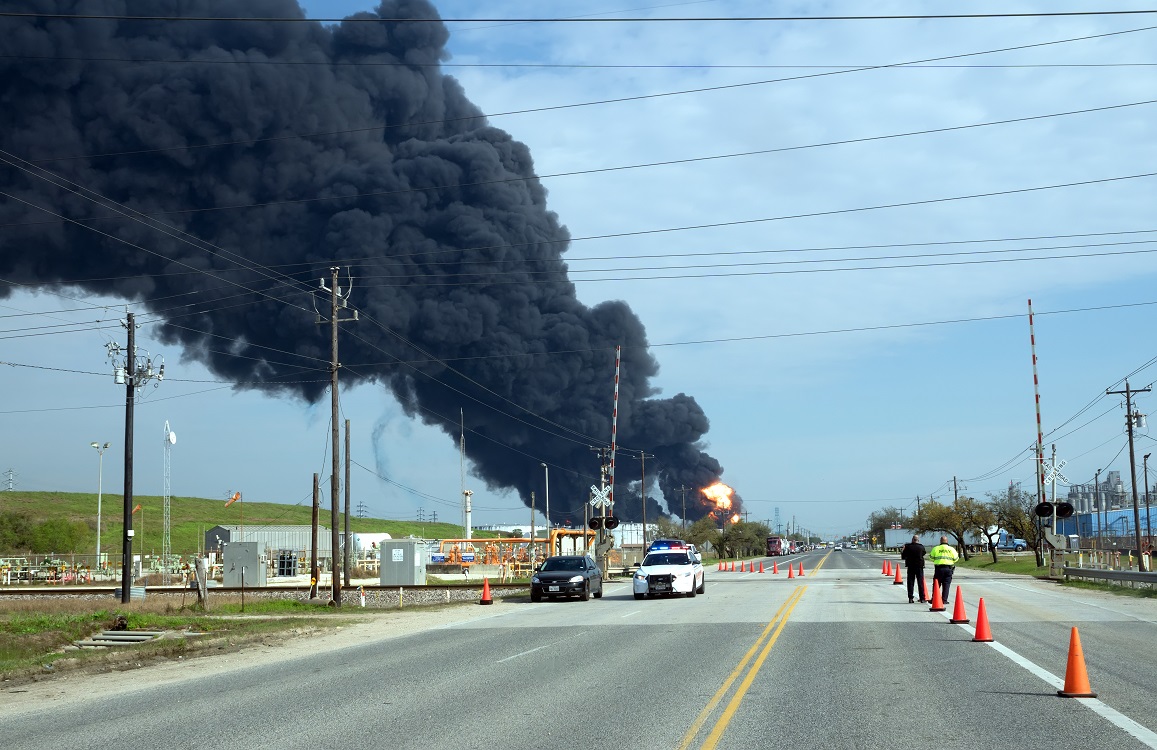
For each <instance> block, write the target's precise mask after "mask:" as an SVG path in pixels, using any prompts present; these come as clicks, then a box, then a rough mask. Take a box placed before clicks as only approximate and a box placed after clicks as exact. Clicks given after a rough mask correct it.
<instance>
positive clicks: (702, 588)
mask: <svg viewBox="0 0 1157 750" xmlns="http://www.w3.org/2000/svg"><path fill="white" fill-rule="evenodd" d="M706 590H707V576H703V578H701V579H700V580H699V593H700V594H702V593H703V592H704V591H706Z"/></svg>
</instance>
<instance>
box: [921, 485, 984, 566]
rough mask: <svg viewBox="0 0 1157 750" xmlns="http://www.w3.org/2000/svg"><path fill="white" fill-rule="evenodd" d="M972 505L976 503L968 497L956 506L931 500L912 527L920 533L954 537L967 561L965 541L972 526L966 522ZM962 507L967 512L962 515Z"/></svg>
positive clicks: (924, 505)
mask: <svg viewBox="0 0 1157 750" xmlns="http://www.w3.org/2000/svg"><path fill="white" fill-rule="evenodd" d="M971 503H975V501H974V500H972V498H968V497H963V498H960V502H959V503H956V504H955V505H942V504H941V503H938V502H936V501H935V500H929V501H928V502H926V503H924V504H923V505H922V506H921V507H920V512H919V513H917V514H916V515H915V516H913V517H912V521H911V524H912V527H913V528H914V529H915V530H916V531H918V532H936V531H939V532H942V533H943V534H944V535H946V536H951V537H954V538H955V539H956V545H955V546H956V547H957V549H959V550H960V554H961V555H963V556H964V559H965V560H966V561H967V560H968V545H967V544H965V540H966V539H967V531H968V529H969V528H970V526H969V522H968V521H966V512H968V511H969V509H970V504H971ZM961 504H963V506H961ZM960 507H963V508H964V509H965V511H966V512H965V513H962V512H961V511H960V509H959V508H960Z"/></svg>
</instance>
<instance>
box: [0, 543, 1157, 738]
mask: <svg viewBox="0 0 1157 750" xmlns="http://www.w3.org/2000/svg"><path fill="white" fill-rule="evenodd" d="M777 559H778V560H779V561H780V562H781V564H782V565H781V570H780V573H779V574H778V575H773V574H772V573H771V562H772V561H771V560H770V559H767V560H765V562H764V565H765V570H766V571H767V572H765V573H763V574H760V573H739V572H734V573H732V572H719V571H717V570H716V569H715V568H714V567H709V568H708V570H707V590H706V594H705V595H700V596H698V597H696V598H694V599H687V598H682V597H680V598H666V599H648V600H645V601H635V600H634V599H633V598H632V596H631V591H630V584H629V581H625V582H620V583H613V584H608V585H607V587H606V594H605V596H604V597H603V599H601V600H591V601H589V602H579V601H564V602H543V603H541V604H531V603H530V602H529V599H523V600H513V601H501V602H498V603H497V604H496V605H495V606H493V607H485V608H484V607H479V608H477V610H476V612H473V613H471V617H470V618H469V619H467V620H465V621H462V622H458V623H454V624H450V625H447V626H442V627H437V628H433V629H427V630H424V631H421V632H415V633H411V634H408V635H404V636H401V637H393V638H388V639H371V640H369V641H367V642H364V643H358V644H354V645H350V646H348V647H346V648H343V649H341V650H337V651H331V652H328V653H324V654H317V655H307V656H304V657H294V658H282V659H279V660H277V661H274V662H272V663H265V664H260V665H258V666H255V667H253V668H249V669H244V670H237V669H233V670H226V669H222V670H221V671H220V672H219V673H213V672H210V673H208V674H197V675H191V676H189V677H188V678H187V679H177V680H171V681H169V682H167V683H165V684H161V685H155V686H151V687H149V688H147V689H139V688H137V689H134V688H128V689H124V688H121V687H117V688H116V689H115V690H112V689H102V688H101V685H100V681H99V679H97V680H95V681H94V683H93V685H94V687H93V688H92V690H91V695H86V696H85V697H84V699H83V700H73V701H70V702H69V703H68V705H67V707H66V709H65V710H62V709H61V708H60V707H58V706H55V705H54V704H53V702H52V701H50V700H49V701H46V702H44V704H43V705H36V706H32V707H25V708H22V709H21V710H20V711H15V712H13V711H4V710H3V706H2V703H0V738H3V739H2V740H0V745H2V746H3V747H5V748H12V749H13V750H38V749H39V748H52V749H53V750H59V748H69V749H70V750H87V749H89V748H92V749H94V750H95V749H97V748H99V749H101V750H108V749H109V748H122V747H127V748H163V749H164V750H179V749H183V748H206V747H213V748H243V749H245V750H249V749H252V748H284V749H289V748H310V749H311V750H320V748H326V749H327V750H328V749H329V748H358V749H359V750H360V749H363V748H368V747H385V748H388V749H389V750H401V749H403V748H456V749H465V748H487V749H488V750H494V749H503V750H513V749H517V748H528V749H530V748H534V749H537V748H584V749H586V748H615V749H616V750H621V749H625V748H700V747H708V748H714V747H718V748H736V749H738V748H749V749H750V748H768V749H772V748H781V747H791V748H797V747H821V748H853V747H888V748H917V747H935V748H957V747H958V748H975V747H1015V748H1055V747H1058V746H1062V747H1068V748H1077V747H1088V748H1093V747H1101V748H1109V747H1111V748H1115V749H1123V748H1140V747H1150V748H1157V733H1155V732H1157V650H1155V649H1154V648H1153V647H1152V644H1153V643H1154V640H1155V638H1157V602H1153V601H1149V600H1139V599H1132V598H1125V597H1115V596H1111V595H1108V594H1102V593H1099V592H1077V591H1071V590H1065V589H1061V588H1060V587H1058V586H1057V585H1055V584H1051V583H1038V582H1036V581H1032V580H1026V579H1023V578H1020V577H1008V576H997V575H987V574H986V575H980V574H975V573H971V572H969V571H964V570H961V571H958V573H957V577H956V580H955V582H954V583H955V584H959V586H960V589H961V592H962V601H963V602H965V605H966V614H967V616H968V618H969V619H970V620H971V621H972V622H971V623H970V624H968V625H954V624H950V623H949V621H948V620H949V618H950V616H951V615H952V614H953V612H952V609H953V608H952V607H950V608H949V610H948V611H946V612H943V613H934V612H930V611H929V608H928V606H927V605H919V604H909V603H908V601H907V594H906V592H905V587H904V586H896V585H894V584H893V583H892V578H890V577H885V576H883V575H882V573H881V570H880V568H881V558H880V557H879V556H878V555H873V554H869V553H864V552H852V551H847V550H844V551H839V552H828V551H818V552H813V553H807V554H804V555H796V556H792V557H790V558H777ZM891 560H892V561H893V562H895V560H896V558H895V556H892V557H891ZM787 561H790V562H791V564H792V565H793V566H798V565H799V564H800V563H801V562H802V563H803V566H804V575H803V576H797V577H795V578H793V579H788V578H787V577H786V562H787ZM928 575H929V578H930V577H931V569H930V568H929V570H928ZM953 593H954V594H955V586H954V591H953ZM979 597H984V600H985V604H986V609H987V613H988V619H989V623H990V626H991V630H992V633H993V636H994V638H995V643H993V644H984V643H975V642H973V641H972V637H973V627H974V626H975V625H976V606H977V600H978V598H979ZM1074 626H1076V627H1077V628H1078V629H1079V636H1080V641H1081V644H1082V646H1083V655H1084V662H1085V664H1086V667H1087V672H1088V676H1089V680H1090V683H1091V686H1092V688H1093V690H1094V691H1096V692H1097V693H1098V694H1099V697H1098V698H1097V699H1071V698H1061V697H1058V696H1057V694H1056V691H1057V689H1058V688H1060V687H1062V686H1063V682H1064V678H1065V674H1066V665H1067V662H1068V657H1069V644H1070V636H1071V631H1072V628H1073V627H1074ZM0 700H2V698H0Z"/></svg>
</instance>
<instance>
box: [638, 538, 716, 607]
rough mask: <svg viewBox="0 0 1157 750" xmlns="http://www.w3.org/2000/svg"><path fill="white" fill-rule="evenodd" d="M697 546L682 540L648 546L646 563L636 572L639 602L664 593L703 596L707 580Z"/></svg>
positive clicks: (658, 541) (669, 540)
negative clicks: (646, 597) (695, 547)
mask: <svg viewBox="0 0 1157 750" xmlns="http://www.w3.org/2000/svg"><path fill="white" fill-rule="evenodd" d="M696 552H697V550H695V549H694V547H693V545H690V544H688V543H687V542H684V541H682V540H681V539H659V540H656V541H655V542H653V543H651V545H650V546H648V547H647V556H646V557H644V558H643V564H642V565H640V566H639V569H638V570H637V571H635V577H634V579H633V580H632V584H631V585H632V590H633V591H634V594H635V598H636V599H642V598H643V597H645V596H648V595H650V596H658V595H660V594H686V595H687V596H689V597H691V596H695V595H696V594H702V593H703V591H704V589H705V587H706V585H707V581H706V578H705V577H704V575H703V564H702V563H701V562H700V558H699V556H698V555H697V554H696Z"/></svg>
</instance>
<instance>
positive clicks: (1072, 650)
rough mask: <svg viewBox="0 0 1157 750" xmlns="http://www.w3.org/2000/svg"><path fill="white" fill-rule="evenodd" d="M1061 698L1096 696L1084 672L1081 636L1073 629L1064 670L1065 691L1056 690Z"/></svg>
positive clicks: (1087, 674)
mask: <svg viewBox="0 0 1157 750" xmlns="http://www.w3.org/2000/svg"><path fill="white" fill-rule="evenodd" d="M1057 695H1059V696H1061V697H1063V698H1096V697H1097V694H1096V693H1094V692H1093V688H1092V687H1091V686H1090V685H1089V673H1088V672H1087V671H1086V670H1085V652H1084V651H1083V650H1082V649H1081V636H1080V635H1079V634H1078V633H1077V629H1076V628H1075V627H1074V628H1073V631H1072V634H1071V635H1070V636H1069V663H1068V666H1067V667H1066V668H1065V689H1064V690H1058V691H1057Z"/></svg>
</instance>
